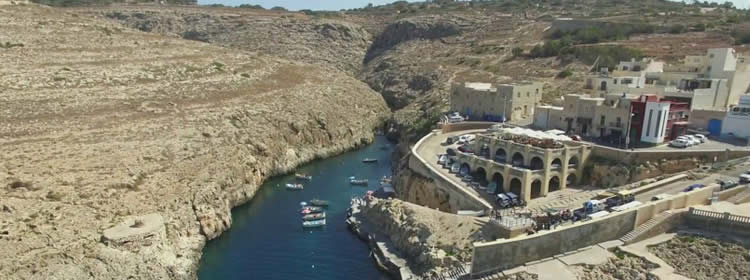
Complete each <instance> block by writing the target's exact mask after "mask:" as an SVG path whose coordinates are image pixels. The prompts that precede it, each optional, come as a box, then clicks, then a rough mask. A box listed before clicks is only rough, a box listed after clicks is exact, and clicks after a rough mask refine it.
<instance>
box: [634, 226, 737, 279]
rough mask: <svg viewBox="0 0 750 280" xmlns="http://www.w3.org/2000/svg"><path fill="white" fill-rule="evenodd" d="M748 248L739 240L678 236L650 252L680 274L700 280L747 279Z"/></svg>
mask: <svg viewBox="0 0 750 280" xmlns="http://www.w3.org/2000/svg"><path fill="white" fill-rule="evenodd" d="M745 242H747V241H746V240H745ZM748 248H750V246H748V244H746V243H745V244H743V243H741V242H738V241H732V240H717V239H712V238H706V237H702V236H693V235H678V236H675V238H672V239H670V240H669V241H667V242H664V243H661V244H658V245H656V246H653V247H651V248H649V251H651V253H653V254H655V255H656V256H658V257H659V258H661V259H662V260H664V261H665V262H667V263H668V264H669V265H670V266H672V267H674V268H675V272H676V273H678V274H680V275H684V276H688V277H690V278H693V279H696V280H709V279H745V278H747V277H748V276H749V275H750V266H748V263H750V252H748Z"/></svg>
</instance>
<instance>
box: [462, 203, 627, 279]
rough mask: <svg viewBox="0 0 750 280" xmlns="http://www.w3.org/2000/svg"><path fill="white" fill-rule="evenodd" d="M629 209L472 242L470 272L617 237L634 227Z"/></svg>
mask: <svg viewBox="0 0 750 280" xmlns="http://www.w3.org/2000/svg"><path fill="white" fill-rule="evenodd" d="M635 217H636V211H635V210H630V211H625V212H620V213H615V214H612V215H610V216H607V217H606V219H595V220H590V221H586V222H583V223H580V224H577V225H575V226H570V227H566V228H562V229H559V230H555V231H547V232H542V233H539V234H535V235H530V236H525V237H520V238H515V239H504V240H499V241H494V242H488V243H475V244H474V257H473V262H472V268H471V271H472V275H481V274H485V273H494V272H497V271H501V270H505V269H509V268H512V267H516V266H519V265H522V264H524V263H527V262H530V261H535V260H539V259H544V258H548V257H552V256H555V255H558V254H561V253H564V252H569V251H573V250H576V249H579V248H582V247H586V246H591V245H594V244H598V243H601V242H605V241H609V240H613V239H618V238H620V237H622V236H623V235H625V234H626V233H628V232H630V231H631V230H633V224H634V221H635Z"/></svg>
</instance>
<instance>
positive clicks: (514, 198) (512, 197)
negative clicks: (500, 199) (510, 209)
mask: <svg viewBox="0 0 750 280" xmlns="http://www.w3.org/2000/svg"><path fill="white" fill-rule="evenodd" d="M505 196H507V197H508V198H509V199H510V202H511V204H513V206H523V205H525V202H524V201H523V200H521V199H519V198H518V195H517V194H515V193H512V192H507V193H505Z"/></svg>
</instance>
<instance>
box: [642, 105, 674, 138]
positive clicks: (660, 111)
mask: <svg viewBox="0 0 750 280" xmlns="http://www.w3.org/2000/svg"><path fill="white" fill-rule="evenodd" d="M669 105H670V103H669V102H647V103H646V111H645V116H644V119H643V127H642V130H641V142H646V143H652V144H659V143H662V142H664V134H665V133H666V130H667V120H668V119H669V117H668V116H669Z"/></svg>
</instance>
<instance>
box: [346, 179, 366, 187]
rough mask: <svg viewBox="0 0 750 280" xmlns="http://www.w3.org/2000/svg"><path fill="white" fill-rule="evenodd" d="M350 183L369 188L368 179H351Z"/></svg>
mask: <svg viewBox="0 0 750 280" xmlns="http://www.w3.org/2000/svg"><path fill="white" fill-rule="evenodd" d="M349 183H350V184H352V185H360V186H367V179H349Z"/></svg>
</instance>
